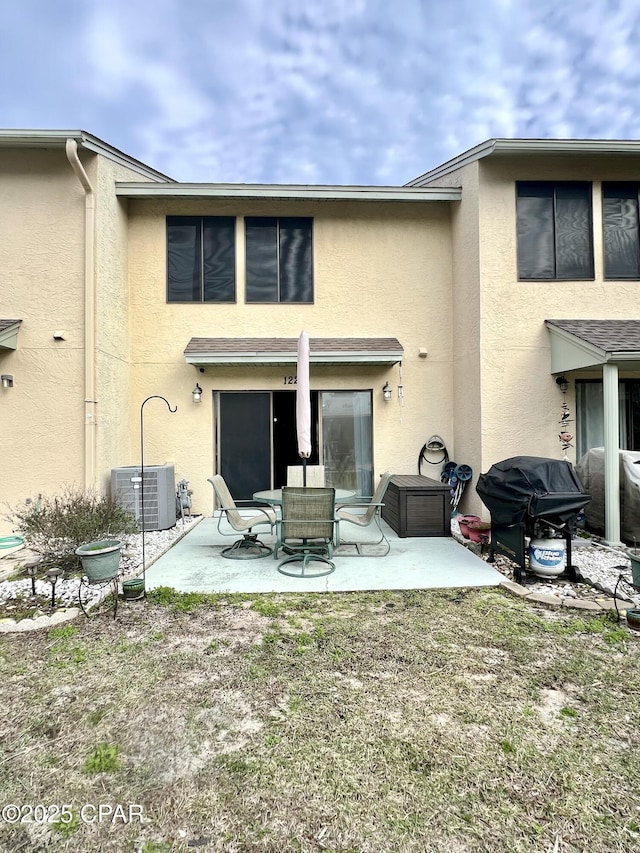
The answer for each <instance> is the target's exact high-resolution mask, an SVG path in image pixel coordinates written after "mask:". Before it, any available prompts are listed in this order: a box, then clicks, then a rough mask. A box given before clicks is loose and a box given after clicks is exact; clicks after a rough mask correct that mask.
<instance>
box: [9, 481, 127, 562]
mask: <svg viewBox="0 0 640 853" xmlns="http://www.w3.org/2000/svg"><path fill="white" fill-rule="evenodd" d="M8 520H9V521H11V523H12V524H13V526H14V528H15V529H16V530H17V531H18V532H19V533H20V534H21V536H23V537H24V540H25V543H26V544H27V545H28V546H29V548H32V549H33V550H34V551H36V552H37V553H38V554H41V555H42V557H43V558H44V559H43V562H44V563H45V564H51V565H54V564H55V565H56V566H60V568H62V569H65V570H66V571H74V570H75V569H77V568H78V567H79V565H80V563H79V558H78V557H77V556H76V553H75V551H76V548H78V547H79V546H80V545H85V544H86V543H88V542H94V541H97V540H100V539H111V538H116V539H117V538H120V537H123V536H126V534H127V533H135V532H137V530H138V525H137V523H136V520H135V516H134V515H133V513H131V512H128V511H127V510H125V509H123V508H122V506H121V505H120V504H119V503H118V502H117V501H116V500H115V499H113V498H112V497H110V496H109V495H98V494H96V493H94V492H92V491H87V490H84V489H80V488H77V487H74V486H68V487H66V488H65V489H64V490H63V491H62V493H61V494H60V495H54V496H53V497H44V496H42V495H40V496H39V497H38V499H37V500H35V501H32V502H29V503H26V502H25V503H24V504H20V505H19V506H17V507H16V508H15V509H12V510H11V514H10V515H9V516H8Z"/></svg>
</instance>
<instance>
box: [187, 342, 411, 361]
mask: <svg viewBox="0 0 640 853" xmlns="http://www.w3.org/2000/svg"><path fill="white" fill-rule="evenodd" d="M297 352H298V338H191V340H190V341H189V343H188V344H187V346H186V348H185V350H184V355H185V360H186V361H187V362H188V363H189V364H242V363H251V364H259V363H271V364H293V363H295V361H296V359H297ZM403 353H404V350H403V348H402V344H401V343H400V341H399V340H398V339H397V338H310V340H309V360H310V361H311V363H316V364H318V363H324V364H347V363H367V362H369V363H377V364H396V363H397V362H399V361H402V356H403Z"/></svg>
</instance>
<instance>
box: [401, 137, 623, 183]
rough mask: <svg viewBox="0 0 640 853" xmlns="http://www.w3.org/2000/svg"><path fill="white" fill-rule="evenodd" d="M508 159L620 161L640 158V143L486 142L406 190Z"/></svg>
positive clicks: (595, 140)
mask: <svg viewBox="0 0 640 853" xmlns="http://www.w3.org/2000/svg"><path fill="white" fill-rule="evenodd" d="M496 155H507V156H516V157H538V156H541V155H542V156H547V157H549V156H553V157H563V156H568V157H572V158H575V157H619V156H634V157H637V156H638V155H640V140H638V139H487V140H485V141H484V142H481V143H480V144H479V145H476V146H475V147H473V148H469V149H468V150H467V151H463V152H462V153H461V154H457V155H456V156H455V157H452V158H451V160H447V161H446V162H445V163H442V164H441V165H440V166H436V167H435V168H434V169H430V170H429V171H428V172H425V173H424V174H422V175H419V176H418V177H417V178H414V179H413V180H411V181H407V183H406V184H405V186H408V187H419V186H423V185H424V184H427V183H431V182H432V181H437V180H439V179H440V178H442V177H444V176H445V175H448V174H450V173H451V172H455V171H457V170H458V169H461V168H462V167H463V166H468V165H469V164H470V163H475V162H477V161H478V160H484V159H485V158H486V157H492V156H496Z"/></svg>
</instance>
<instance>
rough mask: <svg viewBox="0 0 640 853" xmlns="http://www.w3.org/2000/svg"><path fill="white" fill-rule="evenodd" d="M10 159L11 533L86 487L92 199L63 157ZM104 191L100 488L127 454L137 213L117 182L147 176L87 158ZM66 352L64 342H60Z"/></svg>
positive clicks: (6, 282) (4, 426)
mask: <svg viewBox="0 0 640 853" xmlns="http://www.w3.org/2000/svg"><path fill="white" fill-rule="evenodd" d="M1 154H2V156H0V184H1V186H2V193H1V194H0V269H1V270H2V277H1V279H0V316H2V317H4V318H12V319H22V321H23V322H22V325H21V327H20V332H19V334H18V348H17V349H16V350H15V351H7V350H4V349H0V368H1V372H2V373H10V374H13V376H14V383H15V384H14V387H13V388H12V389H8V390H3V389H0V460H1V462H0V470H1V473H2V476H1V477H0V532H5V533H8V532H10V531H11V529H12V527H11V524H10V522H9V521H8V520H7V519H6V518H5V515H6V512H5V505H6V504H9V505H11V506H15V505H16V504H18V503H21V502H23V501H24V500H25V499H27V498H32V497H35V496H37V495H38V494H39V493H42V494H45V495H53V494H58V493H60V491H61V490H62V489H63V488H64V487H65V486H78V487H80V488H83V487H84V485H85V464H84V462H85V456H84V446H85V444H84V442H85V435H84V432H85V428H84V424H85V406H84V398H85V381H84V377H85V364H84V349H85V346H84V343H85V330H84V304H85V302H84V280H85V278H84V269H85V194H84V191H83V189H82V187H81V185H80V183H79V181H78V179H77V177H76V176H75V174H74V173H73V170H72V168H71V166H70V164H69V161H68V159H67V156H66V154H65V150H64V147H63V146H62V145H60V146H58V147H56V148H53V149H47V150H43V149H16V150H11V149H3V150H2V153H1ZM80 159H81V161H82V164H83V166H84V168H85V170H86V172H87V174H88V177H89V180H90V181H91V183H92V185H93V187H94V190H95V205H96V227H95V235H96V242H95V264H94V269H95V280H96V290H97V300H96V321H95V326H96V353H95V376H96V400H97V406H96V412H97V417H96V427H95V430H96V436H95V441H96V449H97V464H96V476H95V482H94V485H95V487H96V488H98V489H104V487H105V486H106V483H107V479H108V473H107V472H108V470H109V469H110V467H111V465H112V461H111V460H112V459H115V458H120V457H121V456H122V455H123V453H125V452H127V451H128V448H129V444H130V438H129V435H128V429H129V421H128V414H127V413H128V405H129V402H128V400H129V373H130V369H129V353H128V336H129V323H128V290H127V287H128V280H127V254H126V250H127V219H126V203H124V202H122V201H119V200H118V199H117V198H116V195H115V190H114V181H115V180H134V179H136V180H140V175H139V174H138V173H136V172H134V171H132V170H130V169H127V168H126V167H124V166H121V165H117V164H115V163H113V162H111V161H108V160H106V159H105V158H102V157H98V156H96V155H93V154H88V153H86V152H84V151H82V150H81V151H80ZM57 331H61V332H63V333H64V340H54V337H53V334H54V332H57Z"/></svg>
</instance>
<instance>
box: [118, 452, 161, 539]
mask: <svg viewBox="0 0 640 853" xmlns="http://www.w3.org/2000/svg"><path fill="white" fill-rule="evenodd" d="M141 484H142V480H141V477H140V466H139V465H126V466H124V467H122V468H112V469H111V495H112V497H114V498H115V499H116V500H117V501H118V503H120V504H121V505H122V506H123V507H124V508H125V509H127V510H129V512H132V513H133V514H134V515H135V517H136V521H137V522H138V524H139V526H140V529H142V493H141V488H140V487H141ZM175 523H176V476H175V471H174V468H173V465H145V466H144V529H145V530H167V529H168V528H169V527H173V526H174V524H175Z"/></svg>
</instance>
